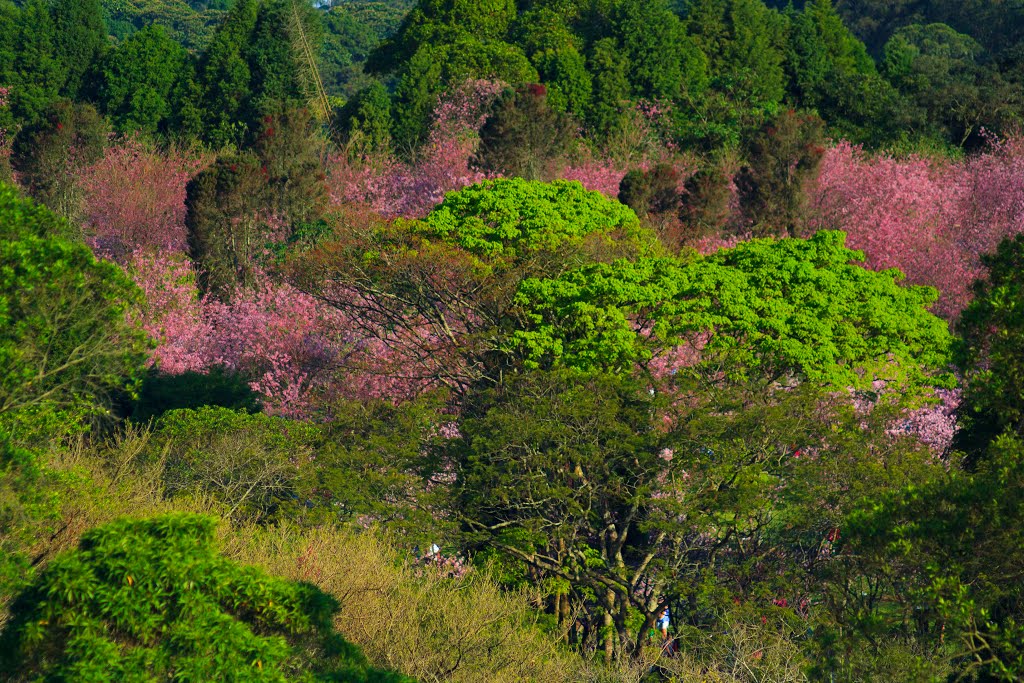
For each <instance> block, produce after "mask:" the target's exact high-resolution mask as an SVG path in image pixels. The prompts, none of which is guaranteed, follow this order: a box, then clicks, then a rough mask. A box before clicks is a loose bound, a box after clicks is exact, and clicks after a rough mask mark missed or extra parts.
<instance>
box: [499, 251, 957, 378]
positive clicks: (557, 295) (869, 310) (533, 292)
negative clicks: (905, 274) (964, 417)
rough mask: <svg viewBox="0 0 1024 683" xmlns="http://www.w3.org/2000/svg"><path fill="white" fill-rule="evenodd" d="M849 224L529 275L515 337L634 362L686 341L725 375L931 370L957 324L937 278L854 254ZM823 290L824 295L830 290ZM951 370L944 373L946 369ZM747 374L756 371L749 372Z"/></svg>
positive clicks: (545, 362) (583, 357) (549, 348)
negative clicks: (867, 262)
mask: <svg viewBox="0 0 1024 683" xmlns="http://www.w3.org/2000/svg"><path fill="white" fill-rule="evenodd" d="M862 260H863V256H862V255H861V254H860V253H859V252H855V251H852V250H850V249H847V248H846V246H845V235H843V233H838V232H821V233H818V234H817V235H815V236H814V237H812V238H811V239H808V240H800V239H784V240H779V241H773V240H754V241H751V242H746V243H744V244H741V245H739V246H737V247H734V248H732V249H725V250H721V251H719V252H718V253H717V254H714V255H711V256H706V257H695V258H693V259H692V260H690V261H686V260H682V261H681V260H677V259H667V258H655V259H639V260H637V261H625V260H622V261H616V262H614V263H611V264H595V265H590V266H585V267H583V268H580V269H578V270H575V271H571V272H568V273H566V274H565V275H563V276H561V277H557V278H553V279H531V280H527V281H525V282H523V284H522V285H521V286H520V288H519V292H518V294H517V296H516V301H517V303H518V304H519V305H520V306H521V307H522V312H521V316H522V317H521V321H522V323H521V325H522V327H521V329H520V330H519V331H517V332H516V333H515V334H514V335H513V337H512V339H513V342H514V343H515V344H516V345H517V346H518V349H519V353H521V354H522V355H523V357H524V359H525V361H526V362H527V363H528V364H530V365H533V366H538V365H539V366H542V367H550V366H554V365H566V366H569V367H576V368H580V369H600V368H605V369H615V370H620V371H624V370H628V369H629V368H631V367H633V366H634V365H635V364H637V363H646V362H648V361H649V360H650V359H651V358H652V356H653V355H654V353H655V352H657V351H660V350H664V349H667V348H674V347H679V346H682V347H684V348H689V349H693V350H694V351H695V352H696V353H697V354H698V358H699V359H700V363H699V364H698V365H696V366H694V368H695V371H701V372H703V371H704V370H701V368H704V369H705V370H708V371H710V372H711V373H712V375H713V376H718V375H716V374H715V373H717V372H723V373H725V374H724V376H722V377H720V379H725V380H728V381H741V382H742V381H747V379H748V378H753V377H764V378H767V381H768V382H769V384H770V383H772V382H779V381H786V378H790V379H792V378H793V377H803V378H806V379H807V380H810V381H812V382H815V383H819V384H825V385H832V386H838V387H844V386H861V387H863V386H866V385H867V386H869V385H870V383H871V381H872V380H873V379H876V378H885V379H888V380H893V381H901V382H904V383H906V382H910V383H915V382H924V383H925V384H928V383H930V382H933V381H936V380H935V379H930V376H931V375H935V374H939V375H941V374H942V373H944V371H945V367H946V364H947V363H948V351H949V344H950V339H949V332H948V330H947V329H946V326H945V324H944V323H943V322H942V321H941V320H940V319H939V318H937V317H936V316H934V315H932V314H931V313H929V312H928V311H927V307H928V306H929V305H931V304H932V303H933V302H934V301H935V298H936V296H937V293H936V292H935V290H934V289H930V288H924V287H903V286H900V285H899V284H898V283H899V280H901V279H902V274H900V273H899V272H898V271H884V272H873V271H870V270H867V269H865V268H862V267H860V266H857V265H854V263H855V262H858V261H862ZM826 294H827V295H826ZM948 380H949V378H948V377H945V378H944V379H942V378H939V380H938V381H940V382H948ZM751 381H752V380H751Z"/></svg>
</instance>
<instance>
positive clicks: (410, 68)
mask: <svg viewBox="0 0 1024 683" xmlns="http://www.w3.org/2000/svg"><path fill="white" fill-rule="evenodd" d="M474 78H483V79H493V80H498V81H503V82H505V83H532V82H536V81H537V78H538V75H537V70H536V69H535V68H534V67H533V65H532V64H530V60H529V59H527V57H526V55H525V54H524V53H523V51H522V50H521V49H519V48H518V47H517V46H515V45H511V44H509V43H506V42H504V41H499V40H481V39H480V38H478V37H477V36H475V35H472V34H467V33H465V32H464V31H462V30H461V29H459V30H455V29H446V32H445V35H444V36H441V37H439V39H438V41H437V42H436V43H431V44H427V45H424V47H423V48H421V49H420V50H418V51H417V52H416V53H415V54H414V55H413V56H412V57H411V58H410V59H409V61H408V62H406V63H405V65H404V67H403V69H402V71H400V72H399V74H398V83H397V85H396V86H395V97H394V105H393V114H394V119H395V128H394V131H393V134H394V139H395V141H396V143H397V144H398V146H399V148H400V149H403V150H405V149H410V148H412V147H414V146H416V145H417V144H418V143H420V142H421V141H422V140H424V139H425V137H426V135H427V132H428V131H429V127H430V122H431V113H432V112H433V110H434V107H435V106H436V105H437V102H438V98H439V97H440V95H441V93H442V92H444V89H445V88H446V87H449V86H457V85H460V84H461V83H463V82H465V81H466V80H469V79H474Z"/></svg>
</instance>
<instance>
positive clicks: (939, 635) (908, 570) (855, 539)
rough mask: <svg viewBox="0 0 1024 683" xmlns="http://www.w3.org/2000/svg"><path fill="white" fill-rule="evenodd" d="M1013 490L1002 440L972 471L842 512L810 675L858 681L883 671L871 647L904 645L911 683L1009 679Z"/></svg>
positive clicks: (1015, 665) (1019, 547)
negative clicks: (913, 656)
mask: <svg viewBox="0 0 1024 683" xmlns="http://www.w3.org/2000/svg"><path fill="white" fill-rule="evenodd" d="M1022 483H1024V444H1022V443H1021V441H1020V439H1019V437H1018V436H1017V435H1010V434H1007V435H1004V436H1002V437H1000V438H998V439H997V440H996V441H995V442H994V443H993V444H992V445H991V447H990V449H989V452H988V453H987V455H986V456H985V458H984V461H983V463H982V464H981V465H980V466H979V467H978V470H977V471H976V472H974V473H966V472H963V471H962V470H959V469H958V468H955V467H954V468H953V469H952V470H951V471H950V472H949V473H948V474H945V475H944V476H943V477H941V478H939V479H937V480H935V481H931V482H927V483H924V484H921V483H916V484H910V485H907V486H905V487H899V488H898V489H896V490H894V491H890V492H885V493H882V494H881V495H880V496H878V497H877V498H875V499H874V500H872V501H865V502H864V503H863V505H862V506H861V507H860V509H858V510H857V511H856V512H854V513H852V514H851V515H850V516H849V518H848V520H847V521H846V522H845V523H844V533H845V534H846V540H845V541H844V543H843V546H842V548H841V551H842V554H841V557H840V560H839V562H837V563H836V566H835V567H834V568H833V570H834V571H833V572H830V573H829V574H828V575H827V577H826V579H827V581H828V586H829V590H830V593H831V595H830V597H829V602H830V606H831V609H832V612H833V615H834V619H835V621H834V624H833V625H832V626H831V627H830V628H827V629H822V630H821V631H820V632H819V633H818V634H817V635H818V640H819V643H820V646H821V656H820V658H819V660H818V661H819V664H818V665H817V666H816V667H815V668H816V670H817V671H816V673H817V674H818V678H819V679H820V680H828V679H829V677H830V676H831V677H832V678H833V679H837V680H838V679H843V680H854V679H864V678H867V677H870V676H872V675H873V674H874V671H875V670H877V669H878V668H880V665H881V666H884V663H885V656H886V655H885V652H884V650H881V649H880V646H881V647H884V646H885V645H888V644H891V643H903V644H904V645H905V646H906V645H909V644H912V645H913V646H914V650H916V652H917V654H918V657H919V660H918V664H917V666H918V668H919V669H920V670H923V671H918V672H914V673H916V674H917V675H918V676H919V677H922V678H923V676H922V674H923V673H931V674H932V676H930V678H934V679H938V677H939V675H941V674H943V673H946V672H944V671H943V668H945V669H947V671H949V676H950V677H960V678H964V679H967V678H973V679H975V680H989V681H1015V680H1020V677H1021V676H1022V675H1024V649H1022V645H1021V644H1022V643H1024V593H1022V591H1021V585H1022V584H1021V581H1022V579H1024V576H1022V574H1021V567H1022V566H1024V565H1022V562H1024V557H1022V552H1024V538H1022V537H1021V529H1022V528H1024V519H1022V518H1021V510H1024V501H1022V500H1021V492H1022V491H1024V486H1022ZM862 653H870V655H872V656H869V657H864V656H863V654H862ZM858 655H860V656H858ZM928 669H931V671H930V672H929V671H928ZM943 678H945V676H943Z"/></svg>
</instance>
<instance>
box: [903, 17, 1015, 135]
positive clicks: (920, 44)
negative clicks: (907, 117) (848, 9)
mask: <svg viewBox="0 0 1024 683" xmlns="http://www.w3.org/2000/svg"><path fill="white" fill-rule="evenodd" d="M983 58H984V49H983V48H982V46H981V45H980V44H979V43H978V42H977V41H975V40H974V39H973V38H971V37H970V36H967V35H964V34H961V33H957V32H956V31H955V30H953V29H952V28H950V27H949V26H946V25H944V24H929V25H926V26H922V25H919V24H913V25H910V26H906V27H904V28H902V29H900V30H899V31H897V32H896V33H895V34H894V35H893V37H892V38H891V39H890V40H889V42H888V43H886V46H885V53H884V59H883V70H884V73H885V75H886V77H887V78H889V80H890V81H891V82H892V83H893V85H895V86H896V88H897V89H898V90H900V91H901V92H903V93H905V94H906V95H907V96H908V97H909V98H910V99H911V100H912V101H913V102H914V103H916V104H917V106H918V107H919V108H920V109H921V110H922V112H923V114H924V117H925V120H926V121H927V123H928V124H930V125H931V126H932V128H933V130H934V131H935V133H937V134H938V135H940V136H943V137H946V138H948V140H949V141H950V142H952V143H954V144H960V145H963V144H964V143H966V142H967V140H968V139H969V138H970V137H971V136H973V135H975V134H977V131H978V129H979V128H980V127H981V126H984V125H988V126H990V127H993V128H998V127H999V126H1000V123H1001V121H1002V120H1004V116H1005V114H1006V113H1007V112H1006V111H1005V110H1006V109H1007V108H1008V107H1007V105H1008V104H1010V105H1011V107H1010V108H1011V109H1012V104H1013V103H1014V101H1015V99H1016V98H1014V97H1013V96H1012V95H1011V94H1009V93H1004V92H1003V88H1002V87H1000V80H1001V78H1000V76H999V74H998V72H996V71H993V70H991V69H986V68H984V67H983V66H982V64H981V62H982V60H983Z"/></svg>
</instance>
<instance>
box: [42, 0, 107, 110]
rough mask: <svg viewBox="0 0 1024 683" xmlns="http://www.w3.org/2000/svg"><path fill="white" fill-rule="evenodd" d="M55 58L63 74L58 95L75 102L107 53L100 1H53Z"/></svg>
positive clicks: (105, 32)
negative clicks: (62, 81)
mask: <svg viewBox="0 0 1024 683" xmlns="http://www.w3.org/2000/svg"><path fill="white" fill-rule="evenodd" d="M50 13H51V15H52V16H53V29H54V32H53V36H54V41H53V43H54V57H55V58H56V60H57V63H58V64H60V68H61V71H62V72H63V73H64V74H65V81H64V83H63V85H62V87H61V95H63V96H64V97H68V98H71V99H77V98H78V97H80V96H81V95H83V94H86V93H85V91H86V90H87V89H88V87H89V84H88V82H87V79H86V75H87V74H88V73H89V72H90V71H91V70H92V69H94V68H95V67H96V65H97V63H98V62H99V60H100V59H101V57H102V56H103V53H104V52H105V51H106V49H107V27H106V24H105V23H104V21H103V7H102V5H101V2H100V0H55V1H54V2H53V3H52V4H51V6H50Z"/></svg>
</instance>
